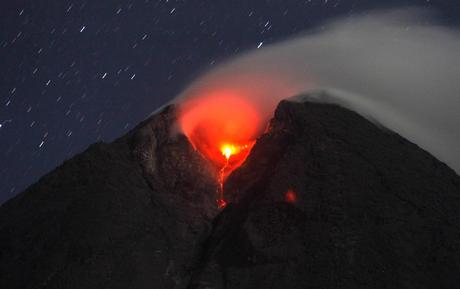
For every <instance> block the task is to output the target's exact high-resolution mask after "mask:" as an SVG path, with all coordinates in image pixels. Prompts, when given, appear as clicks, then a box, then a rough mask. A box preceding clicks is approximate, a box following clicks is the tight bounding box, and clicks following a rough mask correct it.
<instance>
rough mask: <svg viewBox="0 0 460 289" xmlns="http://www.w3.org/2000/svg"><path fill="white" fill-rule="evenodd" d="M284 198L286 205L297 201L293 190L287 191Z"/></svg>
mask: <svg viewBox="0 0 460 289" xmlns="http://www.w3.org/2000/svg"><path fill="white" fill-rule="evenodd" d="M284 198H285V200H286V202H288V203H295V202H296V201H297V194H296V193H295V192H294V191H293V190H288V191H287V192H286V194H285V196H284Z"/></svg>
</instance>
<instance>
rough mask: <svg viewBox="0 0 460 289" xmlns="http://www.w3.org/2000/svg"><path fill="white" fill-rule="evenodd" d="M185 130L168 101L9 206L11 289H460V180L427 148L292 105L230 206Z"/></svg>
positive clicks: (5, 220)
mask: <svg viewBox="0 0 460 289" xmlns="http://www.w3.org/2000/svg"><path fill="white" fill-rule="evenodd" d="M173 123H174V107H172V106H170V107H168V108H166V109H165V110H163V111H162V112H161V113H159V114H157V115H155V116H153V117H152V118H150V119H148V120H147V121H145V122H144V123H142V124H141V125H139V126H138V127H137V128H136V129H134V130H133V131H132V132H131V133H129V134H128V135H126V136H124V137H123V138H121V139H119V140H117V141H115V142H114V143H112V144H102V143H100V144H95V145H93V146H91V147H90V148H89V149H88V150H87V151H86V152H84V153H82V154H80V155H78V156H76V157H75V158H73V159H71V160H69V161H67V162H65V163H64V164H63V165H62V166H60V167H59V168H57V169H56V170H54V171H53V172H51V173H50V174H48V175H47V176H45V177H43V178H42V179H41V180H40V181H39V182H38V183H37V184H35V185H33V186H31V187H30V188H29V189H28V190H26V191H25V192H23V193H22V194H20V195H18V196H17V197H16V198H14V199H12V200H10V201H9V202H7V203H5V204H4V205H2V207H1V208H0V287H1V288H12V289H14V288H190V289H192V288H203V289H204V288H280V289H281V288H458V284H460V177H459V176H457V175H456V174H455V173H454V172H453V171H452V170H451V169H450V168H448V167H447V166H445V165H444V164H442V163H441V162H439V161H438V160H436V159H435V158H433V157H432V156H431V155H430V154H428V153H427V152H425V151H423V150H422V149H420V148H418V147H417V146H416V145H414V144H412V143H410V142H408V141H406V140H404V139H403V138H401V137H400V136H398V135H396V134H394V133H392V132H390V131H387V130H385V129H382V128H380V127H378V126H376V125H374V124H372V123H370V122H369V121H367V120H366V119H364V118H363V117H361V116H359V115H357V114H355V113H353V112H351V111H348V110H346V109H343V108H340V107H338V106H335V105H327V104H317V103H310V102H305V103H292V102H287V101H283V102H281V104H280V105H279V106H278V108H277V110H276V113H275V117H274V119H273V120H272V122H271V126H270V130H269V132H268V133H267V134H265V135H263V136H262V137H261V138H260V139H259V140H258V141H257V143H256V145H255V146H254V148H253V150H252V152H251V154H250V156H249V157H248V159H247V160H246V162H245V163H244V165H243V166H242V167H241V168H239V169H238V170H236V171H235V172H234V173H233V174H232V175H231V176H230V177H229V179H228V180H227V182H226V184H225V191H226V192H225V194H226V198H227V200H228V201H229V205H228V206H227V207H226V208H225V209H224V210H223V211H221V212H218V211H217V210H216V205H215V198H216V192H215V190H216V188H217V184H216V182H215V180H216V179H217V177H216V173H217V168H215V167H213V166H212V165H211V164H209V163H208V162H207V161H206V160H205V159H203V158H202V157H201V155H200V154H199V153H197V152H195V151H194V150H193V148H192V147H191V145H190V144H189V142H188V141H187V139H186V138H185V137H184V136H181V135H179V136H177V135H174V134H172V131H173V130H174V128H173ZM288 190H292V191H294V192H295V194H296V200H295V201H292V200H291V201H289V200H288V199H286V192H287V191H288Z"/></svg>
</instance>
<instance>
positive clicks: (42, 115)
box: [0, 0, 460, 203]
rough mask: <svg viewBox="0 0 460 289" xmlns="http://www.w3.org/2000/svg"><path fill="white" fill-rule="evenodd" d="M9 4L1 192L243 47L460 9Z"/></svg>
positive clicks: (449, 21)
mask: <svg viewBox="0 0 460 289" xmlns="http://www.w3.org/2000/svg"><path fill="white" fill-rule="evenodd" d="M382 2H385V3H382ZM0 5H1V6H0V14H1V20H0V21H1V26H0V32H1V33H0V100H1V102H0V203H1V202H4V201H5V200H7V199H9V198H11V197H13V196H14V195H15V194H17V193H19V192H21V191H22V190H24V189H25V188H26V187H27V186H28V185H30V184H32V183H33V182H35V181H37V180H38V179H39V178H40V177H41V176H43V175H44V174H45V173H47V172H49V171H50V170H52V169H53V168H55V167H56V166H57V165H59V164H61V163H62V162H63V161H64V160H66V159H69V158H71V157H72V156H73V155H75V154H76V153H79V152H81V151H83V150H84V149H85V148H86V147H87V146H88V145H90V144H91V143H94V142H97V141H105V142H109V141H112V140H113V139H115V138H117V137H119V136H121V135H123V134H124V133H126V132H127V131H128V130H130V129H132V128H133V127H134V126H135V125H136V124H137V123H138V122H140V121H141V120H143V119H144V118H146V117H147V116H148V115H149V114H150V113H151V112H152V111H154V110H155V109H157V108H158V107H160V106H161V105H163V104H164V103H165V102H167V101H169V100H171V99H172V98H174V96H175V95H176V94H177V93H178V92H180V91H181V90H182V89H183V88H184V87H185V86H186V85H187V83H189V82H190V81H191V80H192V79H194V78H195V77H196V76H197V75H199V73H200V72H203V71H205V70H207V69H210V68H212V66H215V65H216V64H218V63H220V62H221V61H222V60H224V59H226V58H229V57H231V56H234V55H236V54H238V53H240V52H242V51H245V50H248V49H253V48H257V47H260V48H261V49H263V47H264V45H268V44H270V43H273V42H276V41H278V40H282V39H286V38H288V37H289V36H292V35H296V34H297V33H299V32H302V31H304V30H307V29H312V28H317V27H318V26H320V25H322V23H324V22H326V21H327V20H330V19H331V18H335V17H353V16H354V15H358V14H362V13H366V12H367V11H370V10H372V9H380V8H388V7H407V6H421V7H429V8H434V9H436V10H438V11H439V12H440V17H441V19H438V20H440V21H441V22H442V23H443V24H445V25H448V26H455V25H458V22H459V20H458V19H460V1H456V0H445V1H441V0H418V1H416V0H413V1H388V0H386V1H381V0H375V1H370V0H369V1H364V0H310V1H283V0H279V1H274V0H273V1H270V0H264V1H261V0H254V1H252V0H251V1H249V0H244V1H239V0H226V1H223V0H209V1H202V0H188V1H186V0H182V1H174V0H169V1H168V0H162V1H156V0H155V1H154V0H142V1H113V0H98V1H56V0H53V1H51V0H32V1H21V0H16V1H2V3H1V4H0ZM382 5H384V6H382Z"/></svg>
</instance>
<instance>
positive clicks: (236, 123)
mask: <svg viewBox="0 0 460 289" xmlns="http://www.w3.org/2000/svg"><path fill="white" fill-rule="evenodd" d="M235 95H237V94H234V93H230V92H226V91H219V92H214V93H210V94H207V95H204V96H202V97H197V98H191V99H187V100H185V101H183V102H182V103H181V106H180V109H179V117H178V120H179V124H180V127H181V129H182V131H183V132H184V134H185V135H186V136H187V137H188V139H189V140H190V142H191V143H192V145H193V146H194V148H195V149H196V150H198V151H199V152H201V154H202V155H203V156H205V157H206V158H207V159H208V160H210V161H211V162H212V163H213V164H214V165H215V166H216V167H217V168H218V169H219V171H218V172H219V176H218V183H219V187H218V198H217V204H218V207H220V208H223V207H225V201H224V198H223V195H224V192H223V187H224V181H225V179H226V177H227V176H228V175H229V174H230V173H231V172H232V171H233V170H235V169H236V168H238V167H239V166H240V165H241V164H242V163H243V162H244V160H245V159H246V157H247V156H248V154H249V152H250V150H251V148H252V146H253V145H254V143H255V139H256V138H257V137H258V136H259V135H260V134H261V133H262V132H263V130H264V128H265V122H264V121H263V118H262V117H261V115H260V112H259V111H258V110H257V109H256V108H255V106H254V104H253V103H251V102H250V101H249V100H247V99H244V98H242V97H238V96H235Z"/></svg>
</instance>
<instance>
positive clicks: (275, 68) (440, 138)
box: [178, 9, 460, 173]
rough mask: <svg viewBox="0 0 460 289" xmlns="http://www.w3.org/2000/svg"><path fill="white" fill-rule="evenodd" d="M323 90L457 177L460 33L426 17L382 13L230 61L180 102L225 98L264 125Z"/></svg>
mask: <svg viewBox="0 0 460 289" xmlns="http://www.w3.org/2000/svg"><path fill="white" fill-rule="evenodd" d="M316 89H325V90H327V91H330V95H333V97H332V98H327V99H323V98H321V97H319V99H317V100H319V101H324V102H332V103H338V104H340V105H343V106H345V107H348V108H350V109H352V110H355V111H357V112H359V113H361V114H363V115H365V116H368V117H369V118H371V119H373V120H375V121H377V122H379V123H381V124H382V125H384V126H386V127H388V128H389V129H392V130H394V131H396V132H397V133H399V134H401V135H402V136H404V137H405V138H407V139H409V140H410V141H412V142H414V143H416V144H418V145H419V146H421V147H422V148H424V149H425V150H427V151H429V152H430V153H432V154H433V155H435V156H436V157H437V158H439V159H440V160H442V161H444V162H446V163H447V164H448V165H450V166H451V167H452V168H453V169H454V170H456V171H457V173H459V172H460V33H459V31H458V30H456V29H453V28H449V27H445V26H442V25H440V24H437V22H436V14H435V13H434V12H433V11H427V10H420V9H403V10H386V11H380V12H378V11H377V12H372V13H368V14H365V15H361V16H355V17H349V18H343V19H339V20H336V21H334V22H331V23H327V24H325V25H323V26H322V27H321V28H319V29H317V30H315V31H310V32H308V33H305V34H303V35H299V36H298V37H295V38H293V39H288V40H286V41H283V42H280V43H277V44H273V45H269V46H262V48H261V49H255V50H253V51H249V52H247V53H245V54H242V55H240V56H238V57H236V58H234V59H231V60H229V61H227V62H225V63H223V64H221V65H219V66H218V67H216V68H215V69H213V70H211V71H209V72H207V73H205V74H204V75H203V76H202V77H200V78H198V79H197V80H196V81H195V82H193V83H192V84H191V85H190V86H189V87H188V88H187V89H186V90H185V91H184V92H183V93H182V94H181V95H180V96H179V98H178V99H179V100H181V99H184V98H189V97H200V96H201V95H204V94H206V92H209V91H213V90H225V91H229V92H231V93H234V94H236V95H239V96H240V97H243V98H245V99H247V100H248V101H250V102H252V103H254V105H255V106H256V107H257V108H258V109H259V111H260V113H261V115H262V116H263V117H264V119H266V120H267V121H268V119H269V118H270V117H271V115H272V113H273V110H274V108H275V106H276V104H277V103H278V102H279V101H280V100H281V99H283V98H288V97H291V96H294V95H298V94H302V93H304V92H308V91H312V90H316Z"/></svg>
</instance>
